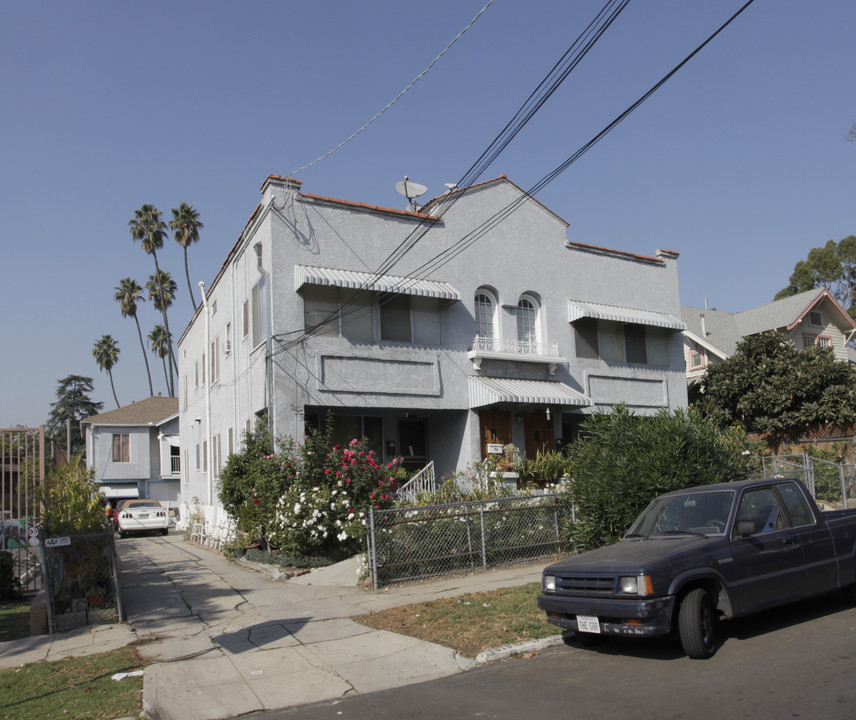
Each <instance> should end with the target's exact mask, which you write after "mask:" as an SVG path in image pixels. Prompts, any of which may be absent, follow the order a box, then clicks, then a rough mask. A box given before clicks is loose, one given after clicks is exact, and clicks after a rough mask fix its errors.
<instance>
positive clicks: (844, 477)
mask: <svg viewBox="0 0 856 720" xmlns="http://www.w3.org/2000/svg"><path fill="white" fill-rule="evenodd" d="M761 463H762V468H763V475H764V476H765V477H782V476H787V477H795V478H798V479H799V480H802V482H803V483H804V484H805V486H806V487H807V488H808V490H809V492H810V493H811V494H812V496H813V497H814V498H815V500H817V501H818V502H820V503H825V504H828V505H830V506H831V507H833V508H852V507H856V466H854V465H852V464H850V463H843V462H841V463H838V462H831V461H829V460H821V459H820V458H816V457H811V456H810V455H808V454H807V453H802V454H800V455H772V456H769V457H768V456H762V458H761Z"/></svg>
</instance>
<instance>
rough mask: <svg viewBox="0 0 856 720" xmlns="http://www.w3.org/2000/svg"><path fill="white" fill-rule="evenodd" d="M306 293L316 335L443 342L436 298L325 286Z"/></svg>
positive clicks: (307, 318) (306, 314) (307, 320)
mask: <svg viewBox="0 0 856 720" xmlns="http://www.w3.org/2000/svg"><path fill="white" fill-rule="evenodd" d="M302 293H303V324H304V328H305V329H306V330H307V331H311V333H312V335H314V336H326V337H343V338H347V339H348V340H351V341H353V342H373V341H376V340H386V341H390V342H405V343H418V344H421V345H441V344H442V325H441V321H442V310H441V305H440V301H439V300H437V299H435V298H427V297H418V296H413V295H402V294H398V293H380V294H378V293H371V292H366V291H357V290H350V289H347V288H337V287H324V286H308V287H306V288H304V289H303V291H302Z"/></svg>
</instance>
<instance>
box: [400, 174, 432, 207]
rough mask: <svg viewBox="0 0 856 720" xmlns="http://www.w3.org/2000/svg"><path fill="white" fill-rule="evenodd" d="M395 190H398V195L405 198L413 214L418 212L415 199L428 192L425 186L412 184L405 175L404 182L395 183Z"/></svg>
mask: <svg viewBox="0 0 856 720" xmlns="http://www.w3.org/2000/svg"><path fill="white" fill-rule="evenodd" d="M395 189H396V190H398V192H399V194H400V195H404V197H406V198H407V202H408V203H410V209H411V210H413V211H414V212H415V211H416V210H419V206H418V205H417V204H416V198H418V197H421V196H422V195H424V194H425V193H427V192H428V188H427V187H425V185H420V184H419V183H415V182H413V181H412V180H411V179H410V178H409V177H407V175H405V176H404V180H399V181H398V182H397V183H395Z"/></svg>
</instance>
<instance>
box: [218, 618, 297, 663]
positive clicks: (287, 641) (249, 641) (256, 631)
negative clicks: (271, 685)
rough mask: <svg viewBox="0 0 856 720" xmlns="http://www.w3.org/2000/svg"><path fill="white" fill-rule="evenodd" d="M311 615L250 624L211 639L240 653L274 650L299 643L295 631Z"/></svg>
mask: <svg viewBox="0 0 856 720" xmlns="http://www.w3.org/2000/svg"><path fill="white" fill-rule="evenodd" d="M311 620H312V618H311V617H304V618H290V619H287V620H276V621H270V620H269V621H267V622H263V623H256V624H254V625H248V626H247V627H244V628H241V629H240V630H236V631H235V632H230V633H223V634H221V635H215V636H213V637H212V638H211V639H212V640H213V641H214V642H215V643H217V645H219V646H220V647H221V648H223V649H224V650H225V651H226V652H228V653H230V654H232V655H238V654H240V653H243V652H248V651H251V650H272V649H274V648H279V647H288V646H290V645H298V644H299V641H298V640H297V639H296V638H295V637H294V633H296V632H297V631H298V630H300V629H301V628H302V627H303V626H304V625H306V623H308V622H310V621H311Z"/></svg>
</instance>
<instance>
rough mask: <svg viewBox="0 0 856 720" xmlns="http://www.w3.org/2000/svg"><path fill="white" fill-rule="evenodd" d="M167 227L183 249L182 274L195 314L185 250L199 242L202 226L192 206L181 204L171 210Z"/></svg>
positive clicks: (194, 302)
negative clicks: (170, 217) (185, 278)
mask: <svg viewBox="0 0 856 720" xmlns="http://www.w3.org/2000/svg"><path fill="white" fill-rule="evenodd" d="M169 226H170V228H172V236H173V237H174V238H175V241H176V242H177V243H178V244H179V245H181V247H183V248H184V274H185V276H186V277H187V290H188V292H190V302H191V303H193V312H196V300H195V299H194V296H193V287H192V286H191V285H190V270H189V269H188V266H187V248H189V247H190V246H191V245H192V244H193V243H195V242H199V231H200V230H201V229H202V228H203V227H204V226H203V225H202V223H201V222H200V221H199V213H198V212H196V210H194V208H193V205H188V204H187V203H181V205H179V206H178V208H173V209H172V220H170V221H169Z"/></svg>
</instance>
